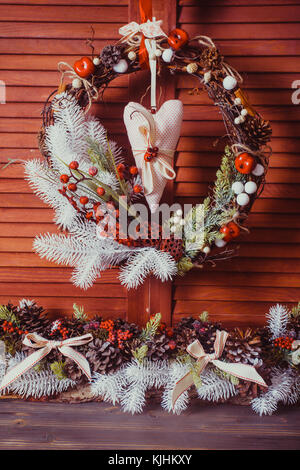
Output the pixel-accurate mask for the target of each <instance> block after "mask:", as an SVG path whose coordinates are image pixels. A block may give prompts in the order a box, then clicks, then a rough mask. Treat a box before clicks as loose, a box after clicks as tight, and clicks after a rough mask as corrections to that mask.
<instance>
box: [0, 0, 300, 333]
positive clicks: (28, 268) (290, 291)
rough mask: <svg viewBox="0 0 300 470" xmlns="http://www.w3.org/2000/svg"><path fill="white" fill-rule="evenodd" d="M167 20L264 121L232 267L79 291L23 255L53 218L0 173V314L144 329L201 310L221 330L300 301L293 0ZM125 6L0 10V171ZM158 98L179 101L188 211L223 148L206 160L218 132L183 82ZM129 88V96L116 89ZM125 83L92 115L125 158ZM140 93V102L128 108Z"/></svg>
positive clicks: (114, 30) (13, 178)
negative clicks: (6, 308) (25, 306)
mask: <svg viewBox="0 0 300 470" xmlns="http://www.w3.org/2000/svg"><path fill="white" fill-rule="evenodd" d="M174 3H176V2H175V0H167V1H164V2H161V1H159V0H155V1H154V5H155V12H156V13H159V14H161V15H162V16H159V14H156V16H157V17H163V19H164V25H165V29H166V31H167V30H169V29H171V28H172V26H173V25H174V24H175V19H176V18H175V10H174V8H173V9H172V8H171V7H172V5H174ZM177 5H178V8H177V20H178V24H179V25H182V27H183V28H184V29H186V30H187V31H188V32H189V33H190V34H191V36H193V35H196V34H204V35H208V36H211V37H212V38H213V39H214V40H215V42H216V44H217V45H218V46H220V48H221V50H222V52H223V53H224V55H226V58H227V60H228V62H229V63H231V64H232V65H233V66H234V67H236V68H237V69H238V70H239V71H240V72H242V74H243V76H244V79H245V88H246V89H247V92H248V94H249V97H250V99H251V100H252V103H253V104H254V105H255V106H256V107H257V109H258V110H259V111H260V112H261V114H262V115H263V116H264V117H265V118H267V119H270V120H271V122H272V127H273V131H274V138H273V141H272V146H273V150H274V154H273V156H272V159H271V168H270V171H269V173H268V175H267V184H266V187H265V190H264V193H263V195H262V197H261V198H260V199H259V200H258V201H257V202H256V203H255V206H254V208H253V212H252V214H251V216H250V218H249V224H248V225H249V227H250V228H251V234H250V236H248V237H245V238H244V237H243V238H241V240H240V241H239V242H240V243H239V244H240V256H239V257H238V258H236V259H234V260H232V261H227V262H223V263H221V264H219V265H218V266H217V268H215V269H214V270H205V271H195V272H192V273H190V274H189V275H188V276H186V277H185V278H183V279H182V278H179V279H178V280H176V281H175V282H174V284H173V286H172V285H170V284H165V285H162V284H161V283H159V282H157V281H154V280H150V281H148V282H147V283H146V285H145V286H144V287H142V288H141V289H138V291H137V292H136V291H134V292H130V293H129V294H128V295H127V293H126V292H125V290H124V289H123V288H122V287H120V285H119V283H118V280H117V271H116V270H112V271H110V272H107V273H105V274H104V275H103V277H102V279H101V280H98V281H97V283H96V284H95V286H94V287H92V288H91V289H89V290H88V291H81V290H80V289H76V288H75V287H74V286H73V285H72V284H71V283H70V282H69V277H70V270H69V269H68V268H63V267H59V266H57V265H55V264H53V263H48V262H45V261H44V260H41V259H40V258H39V257H38V256H37V255H36V254H34V253H33V252H32V239H33V237H34V236H35V235H36V234H38V233H42V232H45V231H49V232H55V230H56V229H55V227H54V225H53V224H52V217H53V214H52V210H51V209H49V208H47V207H46V206H45V205H44V204H43V203H42V202H41V201H40V200H39V199H38V198H37V197H35V196H34V195H33V194H32V193H31V191H30V189H29V188H28V186H27V184H26V182H24V181H23V173H22V166H21V165H19V164H14V165H13V166H11V167H9V168H8V169H6V170H4V171H3V173H1V174H0V177H1V178H0V192H1V198H0V229H1V231H0V251H1V256H0V302H1V303H3V302H7V301H9V300H10V301H12V302H17V300H18V299H19V298H22V297H26V298H35V299H36V300H37V301H38V302H39V303H40V304H42V305H44V306H45V307H46V308H47V309H49V311H50V314H52V315H55V316H57V315H60V314H69V313H70V312H71V310H72V304H73V302H76V303H78V304H82V305H84V306H85V308H86V311H88V312H90V313H91V314H93V313H96V312H97V313H101V312H103V313H105V314H106V315H110V316H111V315H112V316H120V315H121V316H122V315H123V316H127V317H128V318H131V319H133V320H138V319H140V321H144V320H145V319H146V317H147V315H148V314H149V313H151V312H155V311H157V310H158V309H161V310H162V313H163V315H164V319H165V320H166V321H168V322H170V321H171V320H172V321H173V322H176V321H177V320H178V319H179V317H180V316H182V315H189V314H191V313H192V314H198V313H201V312H202V311H203V310H209V311H210V312H211V314H212V317H213V318H216V319H222V320H223V321H225V322H229V323H232V322H234V323H239V324H243V323H249V322H251V323H262V322H263V320H264V318H263V316H264V313H265V312H266V311H267V309H268V307H269V305H272V304H274V303H276V302H284V303H290V302H296V301H298V299H299V298H300V295H299V293H300V277H299V272H300V260H299V257H300V249H299V245H298V243H299V241H300V234H299V212H300V209H299V180H300V159H299V156H298V142H299V120H300V105H298V106H296V105H293V104H292V102H291V94H292V91H293V90H292V89H291V84H292V82H293V81H294V80H297V79H300V60H299V57H298V56H299V55H300V0H288V1H284V0H244V1H243V0H210V1H208V0H207V1H200V0H199V1H197V0H180V1H179V2H177ZM136 7H137V2H136V0H88V1H83V0H72V1H70V0H34V1H31V2H25V1H23V0H11V1H9V2H8V1H6V2H5V1H4V0H0V21H1V29H0V54H1V56H0V80H3V81H4V82H5V83H6V91H7V103H6V104H5V105H2V104H0V118H1V120H0V133H1V135H0V162H1V163H3V164H5V163H6V162H7V160H8V159H9V158H23V159H26V158H32V157H33V156H38V150H37V143H36V133H37V131H38V129H39V126H40V112H41V109H42V105H43V102H44V100H45V99H46V97H47V96H48V94H49V93H50V92H51V91H52V90H53V89H54V88H55V87H56V85H57V83H58V80H59V74H58V72H57V71H56V67H57V62H59V61H60V60H64V61H66V62H69V63H70V64H72V63H73V62H74V60H75V59H76V58H78V57H80V56H81V55H83V54H89V52H90V49H89V47H88V46H87V45H86V43H85V40H86V39H87V38H89V37H90V36H91V29H90V26H91V25H92V26H93V28H94V30H95V46H96V50H100V49H101V48H102V47H103V46H104V45H105V44H108V43H110V42H113V41H114V40H116V39H117V38H118V29H119V27H120V26H121V25H123V24H125V23H126V22H127V21H128V20H130V21H131V20H133V19H137V18H138V16H137V15H138V12H137V8H136ZM166 84H167V85H168V86H167V89H166V92H165V93H166V94H165V97H166V98H168V97H173V96H177V97H179V98H180V99H182V100H183V102H184V105H185V107H184V123H183V128H182V137H181V139H180V142H179V152H178V157H177V162H176V164H177V179H176V182H175V184H174V185H172V186H170V188H169V189H170V191H173V192H174V195H175V197H176V200H178V201H180V202H182V203H184V202H196V201H199V200H201V199H202V197H203V196H204V195H205V194H206V192H207V188H208V185H209V184H211V183H212V182H213V180H214V178H215V173H216V169H217V167H218V165H219V163H220V156H221V153H222V146H219V147H218V148H217V149H213V148H212V143H213V141H214V140H215V138H216V137H218V136H222V135H223V133H224V128H223V125H222V123H221V120H220V115H219V114H218V113H217V111H216V109H215V108H214V107H213V106H212V105H211V104H210V102H209V100H208V98H207V97H206V96H205V94H203V93H201V94H199V95H194V96H192V95H190V94H189V93H188V91H189V89H190V88H191V87H193V86H196V85H197V84H195V82H193V81H192V80H190V79H189V78H188V77H186V76H184V77H178V78H177V80H176V83H175V82H174V81H172V80H171V81H170V80H168V81H167V82H166ZM128 85H129V86H128ZM137 85H138V86H139V88H140V89H142V88H143V80H141V79H140V78H137V77H130V78H128V77H121V78H120V79H118V80H116V81H115V82H113V83H112V84H111V86H110V88H109V90H107V92H106V94H105V97H104V99H105V104H104V105H103V104H96V105H94V107H93V112H95V113H97V115H99V116H100V117H101V118H102V121H103V124H104V125H105V126H106V127H107V128H108V130H109V132H110V133H111V134H113V135H114V136H115V138H116V140H117V141H118V142H119V143H120V144H122V145H124V146H125V147H127V146H128V143H127V139H126V135H125V130H124V126H123V123H122V120H121V117H122V111H123V107H124V104H125V103H126V102H127V101H128V100H129V99H134V100H139V98H140V94H139V93H137ZM137 95H138V96H137Z"/></svg>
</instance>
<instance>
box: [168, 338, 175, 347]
mask: <svg viewBox="0 0 300 470" xmlns="http://www.w3.org/2000/svg"><path fill="white" fill-rule="evenodd" d="M168 345H169V348H170V349H175V348H176V343H175V341H173V340H171V341H169V343H168Z"/></svg>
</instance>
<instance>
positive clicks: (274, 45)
mask: <svg viewBox="0 0 300 470" xmlns="http://www.w3.org/2000/svg"><path fill="white" fill-rule="evenodd" d="M178 21H179V24H180V25H181V26H182V28H184V29H186V30H187V31H188V32H189V33H190V34H191V36H193V35H196V34H204V35H208V36H210V37H212V38H213V39H214V41H215V43H216V44H217V46H219V47H220V49H221V51H222V53H223V54H224V55H225V56H226V60H227V61H228V62H229V63H230V64H231V65H232V66H233V67H235V68H236V69H237V70H238V71H239V72H241V73H242V75H243V78H244V88H245V90H246V91H247V93H248V96H249V98H250V101H251V102H252V103H253V104H254V105H255V107H256V109H257V110H258V111H259V112H260V113H261V114H262V116H263V117H264V118H266V119H269V120H270V121H271V124H272V127H273V139H272V142H271V145H272V147H273V152H274V153H273V156H272V157H271V160H270V170H269V172H268V174H267V184H266V186H265V189H264V192H263V194H262V196H261V197H260V199H258V200H257V201H256V202H255V204H254V206H253V210H252V213H251V214H250V217H249V219H248V226H249V228H250V230H251V234H250V236H245V237H240V239H239V241H238V242H239V245H240V251H239V257H238V258H235V259H233V260H231V261H225V262H222V263H220V264H218V265H217V267H216V268H214V269H213V270H212V269H211V270H209V271H201V272H199V270H198V271H197V272H196V271H194V272H192V273H190V274H189V275H188V276H186V277H185V278H184V279H178V280H176V282H175V287H174V296H173V299H174V319H175V321H176V320H177V319H178V318H179V317H180V316H182V315H185V314H187V313H193V314H197V313H198V312H201V311H202V310H208V311H209V312H212V313H214V314H215V316H216V317H218V318H220V319H223V320H228V321H230V322H232V321H234V322H236V323H239V324H242V323H247V322H248V323H251V322H253V323H261V322H263V321H264V314H265V312H266V311H267V309H268V307H269V306H270V305H272V304H274V303H276V302H284V303H287V304H288V303H289V302H296V301H298V300H299V298H300V289H299V288H300V276H299V272H300V260H299V257H300V246H299V241H300V232H299V212H300V205H299V189H300V187H299V182H300V158H299V150H300V149H299V142H300V140H299V136H300V133H299V131H300V128H299V120H300V105H298V106H296V105H293V104H292V101H291V95H292V91H293V90H292V89H291V84H292V82H293V81H294V80H296V79H299V78H300V60H299V54H300V1H280V0H261V1H260V0H244V1H242V0H224V1H222V0H211V1H209V2H208V1H197V0H180V9H179V17H178ZM192 86H195V84H194V82H193V83H192V80H189V79H187V78H186V77H179V78H178V80H177V95H178V97H179V98H180V99H182V101H183V102H184V105H185V108H184V109H185V114H184V125H183V132H182V138H181V139H180V143H179V154H178V158H177V180H176V198H177V200H178V201H182V202H185V201H187V202H194V201H197V200H199V198H200V197H202V196H204V195H205V194H206V192H207V188H208V185H209V184H211V182H212V181H213V180H214V177H215V173H216V169H217V167H218V165H219V163H220V154H221V151H222V146H223V145H224V143H222V142H221V145H219V146H218V147H217V148H218V150H219V151H217V152H216V151H215V150H214V148H213V147H212V144H213V142H214V141H215V139H216V137H217V136H222V135H223V134H224V127H223V123H222V122H221V117H220V114H218V111H217V109H216V108H214V107H212V106H210V102H209V100H208V98H207V96H206V95H205V94H204V93H200V94H199V95H194V96H192V95H190V94H189V89H190V87H192Z"/></svg>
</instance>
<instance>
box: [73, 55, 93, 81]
mask: <svg viewBox="0 0 300 470" xmlns="http://www.w3.org/2000/svg"><path fill="white" fill-rule="evenodd" d="M74 70H75V72H76V73H77V75H79V77H81V78H87V77H88V76H89V75H91V74H92V73H94V71H95V65H94V63H93V61H92V60H91V59H90V58H89V57H82V58H81V59H79V60H76V62H75V63H74Z"/></svg>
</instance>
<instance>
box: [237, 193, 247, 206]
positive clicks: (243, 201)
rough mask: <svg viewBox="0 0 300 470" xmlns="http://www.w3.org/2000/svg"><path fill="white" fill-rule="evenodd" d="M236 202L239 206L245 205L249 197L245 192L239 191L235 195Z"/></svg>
mask: <svg viewBox="0 0 300 470" xmlns="http://www.w3.org/2000/svg"><path fill="white" fill-rule="evenodd" d="M236 202H237V203H238V205H239V206H247V204H249V202H250V197H249V196H248V194H246V193H240V194H238V195H237V198H236Z"/></svg>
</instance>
